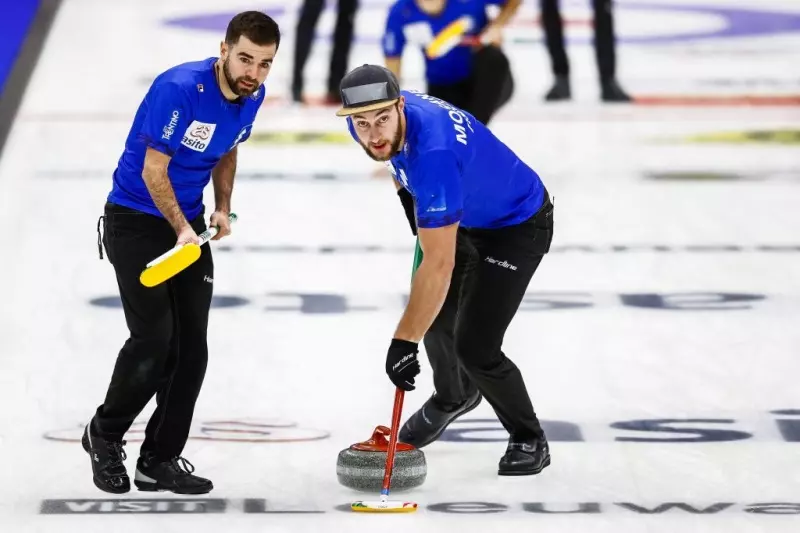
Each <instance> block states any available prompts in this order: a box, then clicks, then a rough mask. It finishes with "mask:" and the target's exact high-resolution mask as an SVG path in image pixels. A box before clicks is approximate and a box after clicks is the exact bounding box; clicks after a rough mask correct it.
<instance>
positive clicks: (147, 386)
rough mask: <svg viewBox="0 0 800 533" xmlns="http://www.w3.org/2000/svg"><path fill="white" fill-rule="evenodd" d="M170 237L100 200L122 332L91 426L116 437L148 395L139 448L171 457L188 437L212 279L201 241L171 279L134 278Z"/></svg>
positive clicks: (163, 227)
mask: <svg viewBox="0 0 800 533" xmlns="http://www.w3.org/2000/svg"><path fill="white" fill-rule="evenodd" d="M191 225H192V228H194V230H195V232H197V233H198V234H199V233H201V232H203V231H205V229H206V225H205V222H204V220H203V215H200V216H198V217H197V218H195V219H194V220H192V221H191ZM175 240H176V235H175V231H174V230H173V229H172V227H171V226H170V225H169V223H168V222H167V221H166V220H164V219H161V218H159V217H155V216H152V215H148V214H145V213H142V212H139V211H135V210H133V209H128V208H127V207H122V206H119V205H114V204H106V208H105V232H104V237H103V244H104V245H105V249H106V253H107V255H108V259H109V261H110V262H111V264H112V265H113V266H114V270H115V272H116V275H117V284H118V286H119V292H120V296H121V298H122V309H123V311H124V314H125V321H126V322H127V325H128V329H129V331H130V337H129V338H128V340H127V341H125V344H124V345H123V346H122V349H121V350H120V351H119V355H118V356H117V362H116V365H115V367H114V372H113V374H112V376H111V383H110V385H109V387H108V392H107V393H106V398H105V402H104V403H103V405H101V406H100V407H98V408H97V413H96V415H95V417H94V421H93V429H94V431H95V432H96V433H97V434H98V435H99V436H100V437H102V438H104V439H106V440H116V441H119V440H122V438H123V436H124V435H125V432H127V431H128V429H129V428H130V427H131V424H132V423H133V421H134V419H135V418H136V417H137V416H138V415H139V413H140V412H141V411H142V409H144V407H145V406H146V405H147V403H148V402H149V401H150V399H151V398H152V397H153V396H154V395H155V396H156V401H157V404H158V405H157V407H156V410H155V412H154V413H153V416H152V417H151V418H150V421H149V423H148V424H147V429H146V431H145V440H144V443H142V447H141V450H142V453H146V452H150V453H153V454H155V455H156V456H157V457H159V458H161V459H170V458H172V457H175V456H179V455H180V454H181V452H182V451H183V447H184V445H185V444H186V440H187V439H188V437H189V428H190V426H191V422H192V416H193V414H194V406H195V402H196V400H197V396H198V394H199V393H200V388H201V386H202V384H203V378H204V377H205V372H206V364H207V362H208V346H207V343H206V332H207V329H208V314H209V309H210V307H211V295H212V288H213V285H212V283H213V280H214V263H213V260H212V258H211V249H210V247H209V246H208V245H204V246H203V247H202V253H201V255H200V258H199V259H198V260H197V261H196V262H195V263H193V264H192V265H191V266H189V267H188V268H187V269H186V270H184V271H183V272H181V273H180V274H178V275H177V276H175V277H174V278H172V279H171V280H168V281H166V282H165V283H162V284H160V285H157V286H155V287H152V288H147V287H145V286H144V285H142V284H141V283H140V282H139V274H140V273H141V272H142V270H144V267H145V265H146V264H147V263H148V262H149V261H150V260H152V259H154V258H155V257H158V256H159V255H161V254H162V253H164V252H165V251H166V250H169V249H170V248H172V247H173V246H175Z"/></svg>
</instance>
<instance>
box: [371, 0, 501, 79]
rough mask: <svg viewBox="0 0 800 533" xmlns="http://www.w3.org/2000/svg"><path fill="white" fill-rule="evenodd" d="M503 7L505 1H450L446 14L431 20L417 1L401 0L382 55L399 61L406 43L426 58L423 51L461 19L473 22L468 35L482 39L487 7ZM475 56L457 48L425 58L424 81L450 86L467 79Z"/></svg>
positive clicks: (390, 20)
mask: <svg viewBox="0 0 800 533" xmlns="http://www.w3.org/2000/svg"><path fill="white" fill-rule="evenodd" d="M504 3H505V0H447V2H446V4H445V7H444V10H443V11H442V12H441V13H440V14H438V15H434V16H431V15H428V14H425V13H423V12H422V11H421V10H420V8H419V7H418V6H417V4H416V3H415V2H414V0H398V1H397V2H396V3H395V4H393V5H392V7H391V8H390V9H389V16H388V18H387V20H386V32H385V33H384V36H383V54H384V55H385V56H386V57H400V56H402V55H403V48H404V47H405V45H406V44H407V43H408V44H411V45H416V46H420V47H421V48H422V49H423V54H424V48H425V47H426V46H427V45H428V44H430V43H431V41H433V39H434V37H435V36H436V35H437V34H438V33H439V32H440V31H442V30H443V29H444V28H445V27H447V26H448V25H449V24H451V23H453V22H455V21H457V20H459V19H461V18H469V19H470V21H471V28H472V29H471V30H470V31H468V32H467V33H466V35H468V36H472V35H479V34H480V33H481V32H482V31H483V30H484V28H485V27H486V24H487V23H488V17H487V15H486V8H487V6H489V5H492V4H494V5H503V4H504ZM472 54H473V52H472V48H471V47H469V46H456V47H455V48H453V49H452V50H450V51H449V52H448V53H447V54H445V55H444V56H442V57H440V58H437V59H430V58H428V57H427V56H425V78H426V79H427V80H428V83H432V84H435V85H440V84H441V85H449V84H452V83H456V82H459V81H461V80H464V79H466V78H467V77H468V76H469V75H470V73H471V72H472Z"/></svg>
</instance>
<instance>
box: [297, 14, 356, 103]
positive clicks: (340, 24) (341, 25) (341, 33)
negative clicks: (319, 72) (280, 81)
mask: <svg viewBox="0 0 800 533" xmlns="http://www.w3.org/2000/svg"><path fill="white" fill-rule="evenodd" d="M324 6H325V0H304V1H303V7H302V8H301V10H300V18H299V19H298V21H297V30H296V33H295V47H294V65H293V71H292V92H293V93H294V94H295V95H299V94H301V93H302V92H303V70H304V68H305V66H306V61H308V56H309V55H310V54H311V45H312V43H313V41H314V33H315V31H316V27H317V21H318V20H319V16H320V14H321V13H322V8H323V7H324ZM357 8H358V0H338V9H337V14H336V28H335V29H334V32H333V51H332V53H331V63H330V68H329V71H328V92H329V93H330V94H333V95H338V94H339V83H340V82H341V81H342V78H343V77H344V75H345V74H346V73H347V59H348V57H349V55H350V45H351V44H352V42H353V24H354V22H355V16H356V9H357Z"/></svg>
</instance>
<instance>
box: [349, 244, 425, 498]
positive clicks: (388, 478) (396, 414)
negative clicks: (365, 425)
mask: <svg viewBox="0 0 800 533" xmlns="http://www.w3.org/2000/svg"><path fill="white" fill-rule="evenodd" d="M421 262H422V248H420V245H419V239H417V245H416V248H415V249H414V266H413V268H412V271H411V278H412V279H413V278H414V273H416V271H417V268H418V267H419V264H420V263H421ZM404 396H405V391H404V390H403V389H401V388H400V387H398V388H397V389H396V390H395V393H394V408H393V409H392V429H391V433H390V434H389V447H388V449H387V450H386V468H385V471H384V474H383V489H382V490H381V496H380V499H379V500H360V501H357V502H353V503H352V504H350V508H351V509H352V510H353V511H357V512H361V513H413V512H414V511H416V510H417V504H416V503H415V502H406V501H401V500H390V499H389V485H390V484H391V482H392V469H393V468H394V454H395V451H396V449H397V433H398V432H399V431H400V415H401V413H402V412H403V398H404Z"/></svg>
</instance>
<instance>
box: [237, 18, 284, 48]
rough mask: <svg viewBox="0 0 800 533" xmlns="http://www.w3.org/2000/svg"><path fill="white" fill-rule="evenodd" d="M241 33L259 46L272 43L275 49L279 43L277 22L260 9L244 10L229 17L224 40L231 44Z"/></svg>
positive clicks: (279, 31)
mask: <svg viewBox="0 0 800 533" xmlns="http://www.w3.org/2000/svg"><path fill="white" fill-rule="evenodd" d="M242 35H244V36H245V37H247V38H248V39H250V40H251V41H253V43H254V44H257V45H259V46H266V45H268V44H274V45H275V49H276V50H277V49H278V46H280V44H281V30H280V28H279V27H278V23H277V22H275V21H274V20H273V19H272V17H270V16H269V15H267V14H265V13H262V12H260V11H244V12H242V13H239V14H238V15H236V16H235V17H233V18H232V19H231V21H230V22H229V23H228V29H227V31H226V32H225V42H226V43H227V44H228V45H229V46H233V45H235V44H236V43H238V42H239V38H240V37H241V36H242Z"/></svg>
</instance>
